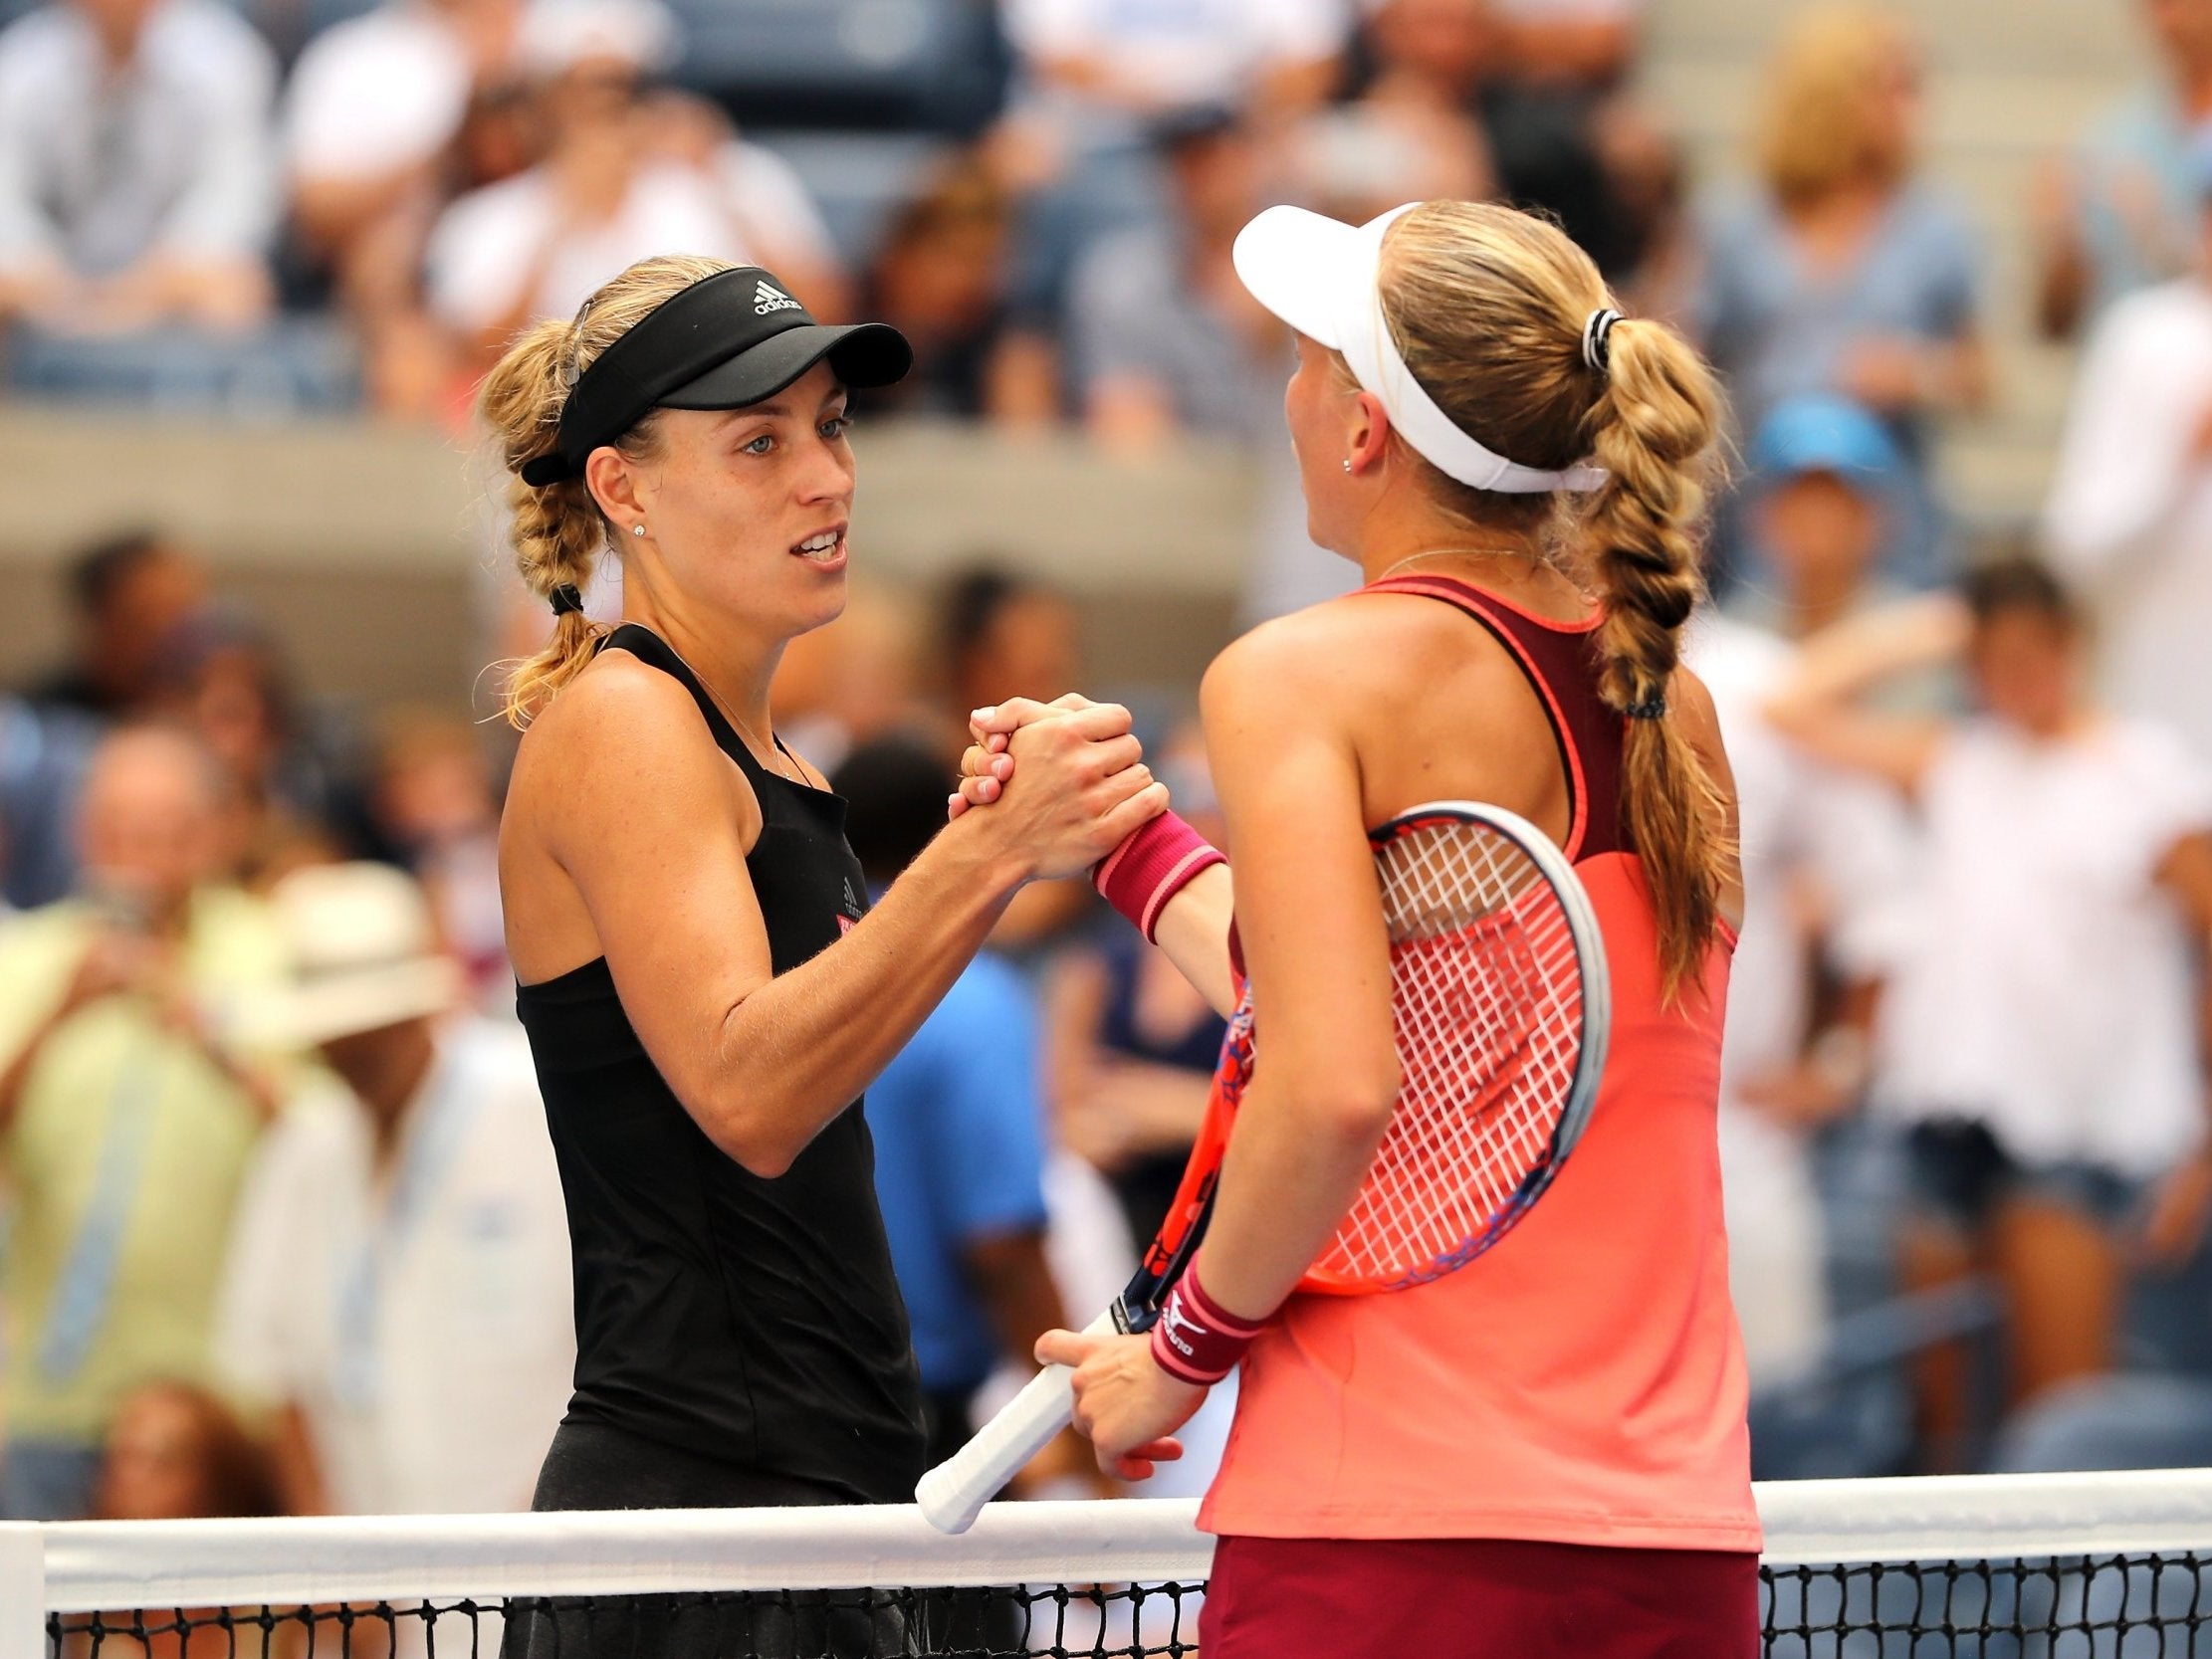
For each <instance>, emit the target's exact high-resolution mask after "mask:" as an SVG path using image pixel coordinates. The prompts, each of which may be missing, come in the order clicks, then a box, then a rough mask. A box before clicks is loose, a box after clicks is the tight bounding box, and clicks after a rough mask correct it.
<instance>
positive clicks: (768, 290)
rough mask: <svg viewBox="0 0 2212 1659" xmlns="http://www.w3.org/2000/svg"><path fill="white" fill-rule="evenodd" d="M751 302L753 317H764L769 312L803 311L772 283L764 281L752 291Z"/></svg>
mask: <svg viewBox="0 0 2212 1659" xmlns="http://www.w3.org/2000/svg"><path fill="white" fill-rule="evenodd" d="M753 301H754V305H753V314H754V315H755V316H766V315H768V313H769V312H770V311H800V310H803V309H804V308H802V307H801V306H800V305H799V303H798V302H797V301H796V300H793V299H792V298H791V297H790V296H789V295H788V294H785V293H784V292H783V291H782V290H781V289H779V288H777V287H776V286H775V285H774V283H772V282H768V281H765V280H764V281H763V282H762V284H761V286H760V287H759V288H757V289H755V290H754V291H753Z"/></svg>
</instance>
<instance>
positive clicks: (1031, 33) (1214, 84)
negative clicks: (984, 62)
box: [1005, 0, 1351, 118]
mask: <svg viewBox="0 0 2212 1659" xmlns="http://www.w3.org/2000/svg"><path fill="white" fill-rule="evenodd" d="M1005 21H1006V32H1007V34H1008V35H1010V36H1011V37H1012V40H1013V45H1014V50H1015V51H1016V53H1018V54H1019V56H1020V60H1021V65H1022V68H1023V70H1024V72H1025V73H1026V75H1027V77H1028V79H1029V81H1030V82H1031V84H1032V85H1033V87H1034V88H1035V89H1036V90H1037V91H1038V92H1040V93H1043V94H1045V95H1047V96H1050V97H1056V98H1058V99H1061V100H1065V101H1067V102H1068V103H1069V104H1074V105H1076V106H1080V107H1088V108H1092V109H1101V110H1118V111H1121V112H1123V113H1125V114H1130V115H1135V116H1138V117H1140V118H1142V117H1150V116H1154V115H1159V114H1164V113H1168V112H1171V111H1173V110H1177V109H1186V108H1192V107H1196V106H1199V105H1205V104H1231V105H1236V106H1243V105H1246V104H1259V105H1263V106H1264V105H1268V104H1279V105H1288V106H1292V107H1300V106H1304V105H1307V104H1314V103H1316V102H1318V101H1319V100H1320V99H1321V98H1323V97H1324V96H1326V95H1327V93H1328V92H1329V90H1330V84H1331V81H1332V80H1333V77H1334V74H1335V67H1336V60H1337V55H1338V54H1339V53H1340V52H1341V51H1342V50H1343V48H1344V41H1345V36H1346V34H1347V32H1348V31H1349V28H1350V24H1351V19H1350V16H1349V14H1348V11H1347V8H1346V6H1345V4H1344V0H1166V3H1165V4H1160V3H1154V4H1146V5H1135V6H1133V5H1129V4H1127V3H1126V0H1007V4H1006V7H1005Z"/></svg>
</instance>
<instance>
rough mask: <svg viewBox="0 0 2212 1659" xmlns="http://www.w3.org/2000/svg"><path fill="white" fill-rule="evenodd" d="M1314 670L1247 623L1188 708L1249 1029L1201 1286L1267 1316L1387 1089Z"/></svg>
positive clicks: (1331, 732)
mask: <svg viewBox="0 0 2212 1659" xmlns="http://www.w3.org/2000/svg"><path fill="white" fill-rule="evenodd" d="M1332 672H1333V670H1332V665H1330V664H1327V663H1315V662H1313V661H1311V660H1309V659H1307V658H1304V657H1301V656H1300V655H1299V654H1298V653H1296V652H1294V651H1291V650H1287V649H1284V648H1283V646H1282V645H1281V644H1280V643H1278V642H1277V641H1274V640H1272V639H1270V638H1269V637H1268V636H1267V635H1266V634H1265V633H1260V634H1256V635H1248V636H1246V638H1245V639H1243V640H1241V641H1239V642H1238V643H1237V644H1236V645H1233V646H1231V647H1230V648H1229V649H1228V650H1227V651H1226V652H1224V653H1223V654H1222V655H1221V657H1220V658H1219V659H1218V660H1217V662H1216V663H1215V665H1214V667H1213V669H1212V670H1211V671H1210V672H1209V673H1208V675H1207V678H1206V686H1205V692H1204V697H1203V703H1202V708H1203V712H1204V715H1205V721H1206V738H1207V752H1208V754H1209V755H1210V756H1211V758H1212V760H1213V764H1214V769H1215V780H1216V786H1217V789H1218V790H1219V792H1220V798H1221V807H1222V810H1223V812H1224V813H1225V815H1226V816H1227V819H1228V825H1229V835H1230V839H1231V840H1232V841H1233V843H1234V844H1235V846H1236V849H1237V885H1238V888H1239V890H1240V892H1241V894H1242V921H1241V923H1240V932H1241V933H1242V938H1243V947H1244V959H1245V966H1246V969H1247V971H1248V972H1249V974H1250V977H1251V986H1252V1002H1253V1006H1254V1007H1255V1008H1258V1009H1261V1010H1263V1012H1262V1015H1261V1017H1262V1019H1263V1020H1264V1022H1265V1030H1266V1037H1265V1040H1264V1044H1263V1047H1264V1050H1265V1052H1264V1054H1263V1055H1262V1056H1261V1058H1260V1059H1259V1061H1258V1063H1257V1065H1256V1066H1255V1068H1254V1070H1253V1074H1252V1079H1251V1083H1250V1085H1249V1086H1248V1087H1247V1089H1246V1091H1245V1094H1244V1100H1243V1103H1242V1106H1241V1108H1240V1110H1239V1112H1238V1114H1237V1121H1236V1130H1235V1133H1234V1134H1233V1136H1232V1137H1231V1138H1230V1141H1229V1147H1228V1153H1227V1156H1226V1158H1225V1160H1224V1161H1223V1165H1222V1171H1221V1184H1220V1194H1219V1197H1218V1198H1217V1202H1216V1206H1215V1213H1214V1221H1213V1225H1212V1228H1211V1229H1210V1231H1209V1232H1208V1234H1207V1240H1206V1244H1205V1246H1204V1247H1203V1248H1202V1249H1201V1251H1200V1260H1201V1262H1202V1264H1203V1265H1202V1267H1201V1269H1200V1271H1201V1274H1202V1277H1203V1280H1204V1282H1205V1284H1206V1287H1207V1290H1208V1291H1209V1293H1210V1294H1211V1295H1212V1296H1213V1297H1214V1298H1215V1300H1216V1301H1217V1302H1218V1303H1220V1305H1221V1306H1222V1307H1223V1308H1225V1309H1227V1310H1228V1311H1229V1312H1230V1313H1235V1314H1244V1315H1262V1314H1267V1313H1271V1312H1273V1310H1274V1309H1275V1308H1276V1307H1277V1306H1279V1305H1280V1304H1281V1302H1282V1300H1283V1299H1284V1298H1285V1297H1287V1296H1288V1295H1289V1294H1290V1292H1291V1290H1292V1289H1293V1287H1295V1286H1296V1284H1297V1283H1298V1280H1299V1278H1300V1277H1301V1276H1302V1275H1303V1274H1304V1273H1305V1271H1306V1269H1307V1268H1308V1267H1309V1266H1311V1265H1312V1262H1313V1259H1314V1257H1315V1256H1317V1255H1318V1254H1319V1253H1320V1251H1321V1248H1322V1246H1323V1245H1324V1244H1326V1243H1327V1242H1328V1239H1329V1237H1330V1235H1331V1234H1332V1233H1333V1232H1334V1231H1335V1230H1336V1228H1337V1226H1338V1225H1339V1224H1340V1223H1341V1222H1342V1221H1343V1219H1344V1212H1345V1211H1346V1210H1347V1209H1348V1208H1350V1206H1351V1203H1352V1199H1353V1197H1354V1196H1355V1195H1356V1194H1357V1193H1358V1191H1359V1187H1360V1182H1361V1181H1362V1180H1363V1179H1364V1178H1365V1177H1366V1174H1367V1170H1368V1166H1369V1164H1370V1163H1371V1162H1372V1161H1373V1159H1374V1155H1375V1147H1376V1145H1377V1144H1378V1143H1379V1142H1380V1141H1381V1140H1382V1138H1383V1133H1384V1131H1385V1130H1386V1129H1387V1128H1388V1127H1389V1125H1390V1116H1391V1112H1392V1109H1393V1107H1394V1106H1395V1105H1396V1102H1397V1097H1398V1083H1399V1072H1398V1054H1397V1049H1396V1046H1395V1044H1394V1042H1393V1040H1392V1032H1391V1011H1390V986H1391V977H1390V944H1389V937H1388V934H1387V933H1386V931H1385V928H1384V924H1383V909H1382V898H1381V893H1380V889H1379V887H1378V885H1377V878H1376V874H1375V860H1374V856H1373V854H1372V853H1371V852H1370V850H1369V848H1368V842H1367V831H1366V826H1365V824H1364V822H1363V817H1362V804H1361V796H1360V772H1359V762H1358V758H1357V756H1356V754H1355V752H1354V750H1353V746H1352V741H1351V738H1350V735H1349V733H1347V732H1346V731H1344V730H1343V729H1342V727H1341V726H1340V724H1339V721H1338V718H1337V714H1336V711H1338V710H1340V709H1342V708H1343V707H1344V706H1345V702H1346V700H1345V699H1344V697H1343V696H1342V695H1341V693H1338V692H1336V691H1335V690H1333V689H1332V687H1331V684H1330V680H1331V676H1332Z"/></svg>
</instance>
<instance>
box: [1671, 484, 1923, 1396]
mask: <svg viewBox="0 0 2212 1659" xmlns="http://www.w3.org/2000/svg"><path fill="white" fill-rule="evenodd" d="M1831 459H1836V458H1831ZM1796 658H1797V649H1796V647H1795V646H1794V645H1792V644H1791V642H1790V641H1788V640H1786V639H1784V638H1782V637H1781V636H1779V635H1777V634H1774V633H1770V632H1768V631H1767V630H1765V629H1763V628H1758V627H1754V626H1750V625H1748V624H1745V623H1743V622H1740V621H1737V620H1735V619H1734V618H1732V617H1729V616H1724V615H1722V614H1720V613H1719V612H1717V611H1711V610H1708V611H1706V612H1704V613H1703V614H1702V615H1700V616H1699V617H1698V618H1697V619H1696V621H1695V622H1694V623H1693V624H1692V626H1691V632H1690V634H1689V636H1688V649H1687V652H1686V656H1685V660H1686V661H1687V662H1688V663H1689V665H1690V667H1692V668H1693V669H1695V670H1696V672H1697V675H1698V677H1699V678H1700V679H1701V680H1703V681H1704V683H1705V686H1706V689H1707V690H1708V691H1710V692H1711V694H1712V700H1713V708H1714V711H1715V713H1716V714H1718V716H1719V717H1720V724H1721V732H1722V735H1723V736H1724V737H1725V738H1726V739H1727V743H1728V763H1729V766H1730V769H1731V770H1732V771H1733V772H1734V773H1735V779H1736V793H1737V796H1738V806H1739V813H1740V818H1741V824H1740V828H1739V830H1738V837H1739V840H1740V843H1741V854H1742V860H1743V883H1744V892H1745V894H1746V896H1747V897H1746V902H1745V906H1744V924H1743V929H1742V936H1741V937H1740V939H1739V940H1738V941H1737V945H1736V950H1735V965H1734V967H1733V969H1732V971H1731V972H1730V974H1729V978H1728V1021H1727V1040H1726V1042H1725V1044H1724V1045H1723V1048H1722V1051H1721V1074H1720V1154H1721V1178H1722V1181H1723V1184H1724V1186H1725V1189H1726V1199H1727V1208H1728V1236H1729V1239H1730V1241H1731V1248H1730V1250H1729V1253H1728V1275H1729V1285H1730V1289H1731V1292H1732V1294H1733V1296H1734V1299H1735V1304H1736V1311H1737V1316H1738V1318H1739V1320H1740V1321H1741V1323H1742V1326H1743V1336H1744V1352H1745V1357H1746V1360H1747V1362H1748V1364H1749V1366H1750V1371H1751V1381H1752V1386H1753V1387H1754V1388H1755V1389H1756V1388H1763V1387H1767V1386H1770V1385H1775V1384H1781V1383H1786V1382H1788V1381H1790V1380H1791V1379H1793V1378H1794V1377H1796V1376H1797V1375H1799V1374H1801V1373H1802V1372H1803V1371H1804V1370H1805V1369H1806V1368H1807V1367H1808V1366H1809V1365H1810V1364H1812V1363H1813V1362H1814V1361H1815V1360H1817V1359H1818V1358H1819V1357H1820V1354H1821V1351H1822V1346H1823V1343H1824V1342H1825V1339H1826V1336H1827V1327H1828V1308H1829V1294H1828V1286H1827V1261H1828V1249H1829V1243H1830V1241H1829V1239H1828V1238H1827V1236H1826V1234H1825V1231H1824V1228H1823V1217H1822V1214H1821V1203H1820V1195H1819V1192H1818V1190H1817V1189H1816V1185H1815V1177H1814V1167H1813V1146H1812V1138H1813V1136H1814V1134H1815V1132H1817V1131H1819V1130H1820V1129H1821V1128H1823V1127H1824V1126H1825V1125H1827V1124H1830V1123H1832V1122H1834V1121H1836V1120H1837V1119H1839V1118H1841V1117H1842V1116H1844V1115H1845V1114H1846V1113H1849V1112H1851V1111H1853V1110H1855V1109H1856V1108H1857V1107H1858V1106H1859V1105H1860V1103H1861V1100H1862V1097H1863V1094H1864V1091H1865V1088H1866V1084H1867V1080H1868V1041H1869V1031H1870V1028H1871V1026H1872V1023H1873V1019H1874V1015H1875V1010H1876V1007H1877V1005H1878V999H1879V994H1880V985H1881V981H1882V979H1883V978H1884V976H1885V975H1886V974H1887V972H1888V970H1889V966H1890V963H1891V961H1892V959H1893V958H1894V956H1895V954H1896V951H1897V948H1898V940H1899V937H1900V934H1901V933H1902V932H1903V929H1904V925H1905V923H1904V916H1903V913H1902V910H1901V908H1900V907H1902V906H1903V905H1905V904H1908V903H1909V898H1908V885H1909V880H1910V876H1911V859H1912V852H1913V849H1912V841H1911V833H1910V829H1909V827H1908V825H1907V824H1906V823H1905V822H1904V820H1903V817H1902V814H1901V813H1900V812H1899V811H1898V809H1897V806H1896V803H1895V802H1894V801H1893V800H1892V799H1891V798H1890V797H1889V796H1888V795H1887V794H1886V793H1885V792H1884V791H1882V790H1881V789H1880V788H1879V787H1877V786H1875V785H1872V784H1870V783H1868V782H1867V781H1865V780H1864V779H1861V778H1857V777H1854V776H1852V775H1851V774H1849V773H1846V772H1841V771H1838V770H1836V769H1834V768H1832V767H1829V766H1825V765H1822V764H1821V763H1820V762H1818V761H1817V760H1815V759H1813V758H1812V757H1811V756H1809V755H1807V754H1806V753H1804V752H1803V751H1802V750H1800V749H1798V748H1797V747H1796V746H1795V745H1794V744H1792V743H1790V742H1789V741H1788V740H1787V739H1786V738H1785V737H1784V736H1783V735H1782V733H1781V732H1780V731H1779V730H1777V729H1776V728H1775V726H1773V725H1772V724H1771V723H1770V722H1769V721H1768V719H1767V717H1766V711H1765V705H1766V703H1767V701H1768V699H1769V698H1771V697H1773V696H1774V695H1775V694H1776V693H1777V692H1779V691H1780V690H1781V689H1782V688H1783V687H1784V685H1785V684H1787V682H1788V680H1789V677H1790V674H1791V672H1792V668H1793V665H1794V664H1795V661H1796ZM1824 982H1825V986H1826V989H1827V994H1821V993H1822V991H1823V988H1824Z"/></svg>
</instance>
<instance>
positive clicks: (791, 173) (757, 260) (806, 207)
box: [646, 91, 855, 322]
mask: <svg viewBox="0 0 2212 1659" xmlns="http://www.w3.org/2000/svg"><path fill="white" fill-rule="evenodd" d="M646 118H647V121H648V122H649V123H650V126H651V129H652V144H653V147H654V148H655V150H656V151H658V153H659V154H660V155H661V156H662V158H663V159H666V160H670V161H677V162H682V163H684V164H686V165H689V166H692V167H696V168H699V169H700V170H702V171H704V172H706V173H708V174H710V175H712V176H713V178H714V179H715V181H716V182H717V183H718V184H719V186H720V187H721V192H722V200H723V206H724V209H725V211H727V212H728V213H729V215H730V217H731V219H732V220H733V221H735V223H736V225H737V231H738V237H739V240H740V241H742V242H743V243H744V244H745V246H746V250H747V258H749V259H750V260H752V262H753V263H754V264H755V265H762V266H766V267H767V268H768V269H769V270H771V271H774V273H775V274H776V275H777V276H778V277H780V278H782V279H783V280H784V281H785V282H787V283H789V284H790V287H791V292H792V293H793V294H802V295H804V296H805V297H806V309H807V310H808V311H811V312H812V313H813V314H814V316H815V317H817V318H818V319H820V320H821V321H824V322H838V321H842V320H844V319H845V318H846V317H848V316H851V315H853V314H855V313H854V311H853V306H852V284H851V280H850V279H849V278H848V277H847V276H846V274H845V269H844V261H843V259H842V257H841V256H840V255H839V254H838V251H837V244H836V242H835V241H834V240H833V239H832V238H831V236H830V234H829V226H828V224H827V223H826V222H825V221H824V220H823V218H822V213H821V209H820V207H819V206H817V205H816V204H815V201H814V198H813V196H812V195H811V194H810V193H809V192H808V191H807V188H806V183H805V181H804V180H803V179H801V178H800V177H799V176H798V169H797V168H795V167H793V166H792V165H791V164H790V163H789V162H788V161H786V160H784V159H783V158H782V157H781V156H780V155H778V154H776V152H775V151H774V150H773V149H771V148H769V147H768V145H766V144H757V143H755V142H753V141H752V140H751V139H749V138H747V137H745V136H743V135H742V134H741V133H740V132H739V131H738V129H737V128H736V127H735V126H733V125H732V124H731V122H730V117H729V116H728V115H727V114H725V113H724V112H723V108H722V105H720V104H716V103H714V102H713V101H712V100H710V99H705V98H701V97H699V96H698V95H697V94H694V93H682V92H675V91H663V92H660V93H656V94H655V95H654V96H653V97H652V98H651V99H650V100H649V101H648V106H647V109H646Z"/></svg>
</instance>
